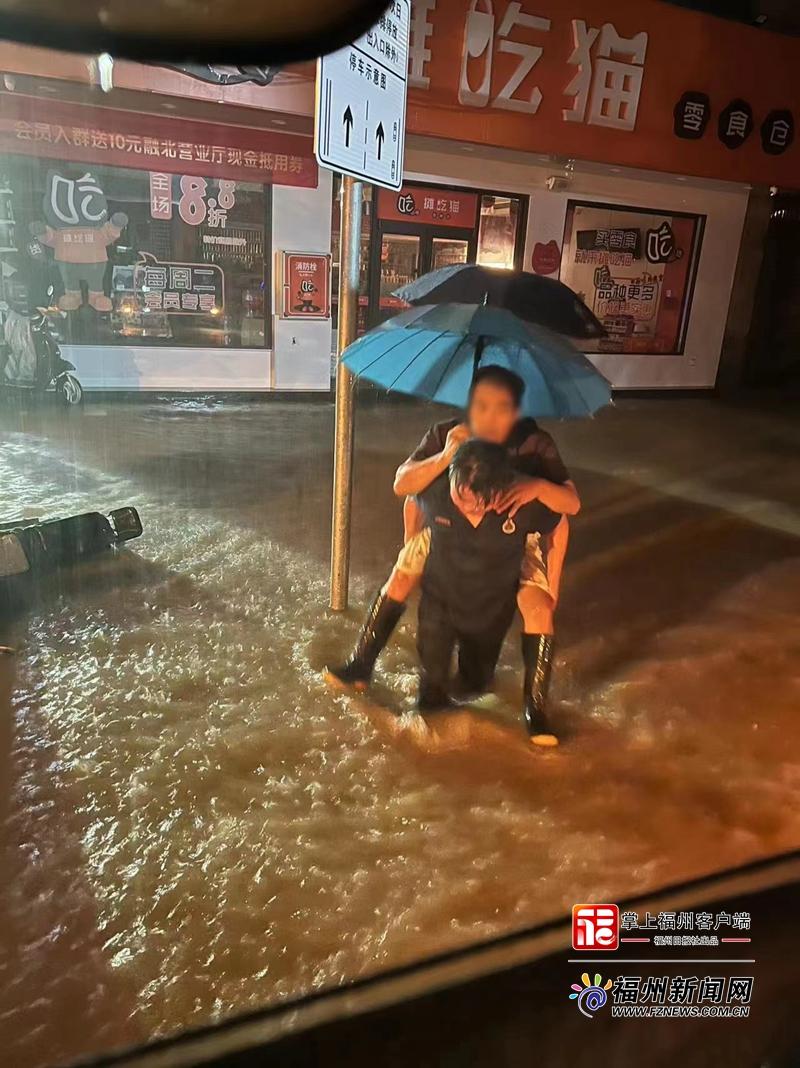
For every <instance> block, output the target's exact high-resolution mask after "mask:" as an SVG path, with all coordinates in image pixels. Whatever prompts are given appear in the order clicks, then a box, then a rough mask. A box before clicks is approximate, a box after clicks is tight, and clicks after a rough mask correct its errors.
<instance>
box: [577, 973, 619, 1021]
mask: <svg viewBox="0 0 800 1068" xmlns="http://www.w3.org/2000/svg"><path fill="white" fill-rule="evenodd" d="M581 982H582V983H583V986H581V985H580V984H579V983H573V984H572V990H573V993H571V994H570V1000H571V1001H577V1002H578V1008H579V1009H580V1010H581V1012H582V1013H583V1015H584V1016H588V1017H589V1019H590V1020H591V1019H592V1018H593V1016H594V1014H595V1013H596V1012H597V1010H598V1009H602V1007H603V1006H604V1005H605V1003H606V1002H607V1001H608V994H607V993H606V991H607V990H610V989H611V987H612V986H613V985H614V980H613V979H607V980H606V982H605V983H603V977H602V975H600V973H599V972H595V974H594V982H592V981H591V979H590V978H589V973H588V972H584V973H583V975H582V976H581Z"/></svg>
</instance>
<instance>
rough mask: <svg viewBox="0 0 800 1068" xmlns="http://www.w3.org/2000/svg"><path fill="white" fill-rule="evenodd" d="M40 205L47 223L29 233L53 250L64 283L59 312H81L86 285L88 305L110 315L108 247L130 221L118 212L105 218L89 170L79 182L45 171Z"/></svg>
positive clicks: (101, 198)
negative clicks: (106, 282) (106, 290)
mask: <svg viewBox="0 0 800 1068" xmlns="http://www.w3.org/2000/svg"><path fill="white" fill-rule="evenodd" d="M42 203H43V207H44V216H45V219H46V220H47V222H46V223H43V222H32V223H31V225H30V230H31V233H32V234H33V235H34V237H36V238H38V240H39V241H41V243H42V244H43V245H49V247H50V248H52V249H53V253H54V256H55V261H56V263H57V264H58V268H59V271H60V272H61V281H62V282H63V283H64V294H63V296H62V297H61V298H60V299H59V302H58V306H59V308H61V310H62V311H74V310H75V309H76V308H79V307H80V306H81V303H82V296H81V283H85V284H86V288H87V290H88V300H89V304H91V306H92V307H93V308H94V309H95V311H98V312H108V311H111V308H112V304H111V300H110V299H109V298H108V297H107V296H106V295H105V293H104V292H103V278H104V276H105V273H106V264H107V263H108V252H107V247H108V245H110V244H111V243H112V242H114V241H116V240H117V238H118V237H119V235H120V234H121V233H122V230H123V229H124V227H125V226H127V224H128V216H127V215H125V214H124V213H123V212H116V213H115V214H114V215H112V216H111V218H110V219H109V217H108V203H107V201H106V197H105V193H104V192H103V190H102V189H101V188H100V185H99V184H98V182H97V179H96V178H95V177H94V175H93V174H91V173H90V172H89V171H87V172H86V173H85V174H84V175H83V176H82V177H80V178H65V177H64V175H63V174H59V173H58V171H49V172H48V175H47V185H46V188H45V194H44V199H43V202H42Z"/></svg>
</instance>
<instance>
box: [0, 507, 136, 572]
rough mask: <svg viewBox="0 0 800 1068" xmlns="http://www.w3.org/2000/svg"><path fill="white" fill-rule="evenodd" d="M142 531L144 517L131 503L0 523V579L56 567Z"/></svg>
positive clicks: (51, 569)
mask: <svg viewBox="0 0 800 1068" xmlns="http://www.w3.org/2000/svg"><path fill="white" fill-rule="evenodd" d="M141 533H142V521H141V519H140V518H139V513H138V512H137V511H136V509H135V508H132V507H128V508H115V509H114V511H112V512H109V513H108V515H107V516H106V515H101V514H100V512H86V513H84V514H83V515H75V516H69V517H68V518H66V519H47V520H44V521H41V520H39V519H23V520H16V521H14V522H10V523H8V522H6V523H0V581H2V579H5V578H12V577H13V576H16V575H24V574H27V573H28V572H32V573H34V574H36V573H41V572H44V571H53V570H54V569H55V568H57V567H59V566H60V565H63V564H72V563H76V562H77V561H79V560H83V559H86V558H87V557H90V556H95V555H97V554H98V553H101V552H104V551H106V550H108V549H114V548H116V547H117V546H119V545H122V544H123V543H124V542H126V541H130V540H131V539H132V538H138V537H139V536H140V535H141Z"/></svg>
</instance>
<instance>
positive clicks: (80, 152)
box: [0, 93, 317, 217]
mask: <svg viewBox="0 0 800 1068" xmlns="http://www.w3.org/2000/svg"><path fill="white" fill-rule="evenodd" d="M2 100H3V107H2V109H1V110H0V151H3V152H11V153H22V154H25V155H34V156H42V157H45V158H51V159H58V160H68V161H69V160H76V161H84V160H85V161H91V162H95V163H100V164H106V165H108V166H116V167H134V168H137V169H141V170H147V171H150V172H151V173H156V174H164V173H167V174H187V173H195V174H202V175H205V176H206V177H214V178H224V179H228V180H234V181H242V182H265V183H274V184H278V185H297V186H310V187H315V186H316V184H317V164H316V161H315V160H314V158H313V155H312V154H311V148H312V146H311V139H310V138H305V137H295V136H293V135H291V134H276V133H271V132H267V131H264V130H251V129H247V128H246V127H242V126H233V125H229V126H228V125H222V124H218V123H209V122H196V121H194V120H188V119H186V120H185V119H180V120H178V119H169V118H165V117H163V116H159V115H140V114H138V113H135V112H131V111H119V110H111V109H106V108H90V107H84V106H82V105H80V104H64V103H60V102H53V101H50V100H47V101H41V100H36V99H35V98H33V97H24V96H21V95H19V94H16V93H15V94H13V95H12V94H11V93H4V94H3V97H2ZM152 199H153V198H152V195H151V203H152ZM155 217H158V216H155Z"/></svg>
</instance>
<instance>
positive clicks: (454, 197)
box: [378, 185, 478, 230]
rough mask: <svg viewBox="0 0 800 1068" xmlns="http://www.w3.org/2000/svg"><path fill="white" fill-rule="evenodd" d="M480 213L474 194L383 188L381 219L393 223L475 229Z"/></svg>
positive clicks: (380, 195) (439, 190) (380, 193)
mask: <svg viewBox="0 0 800 1068" xmlns="http://www.w3.org/2000/svg"><path fill="white" fill-rule="evenodd" d="M477 214H478V197H477V194H475V193H462V192H459V191H457V190H454V189H452V190H451V189H442V188H438V189H437V188H425V187H423V186H409V185H404V186H403V187H402V189H400V190H399V192H397V193H395V192H392V191H390V190H386V189H381V190H380V191H379V193H378V217H379V218H380V219H388V220H390V221H392V222H410V223H430V224H435V225H437V226H457V227H461V228H462V229H464V230H472V229H474V227H475V220H476V218H477Z"/></svg>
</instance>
